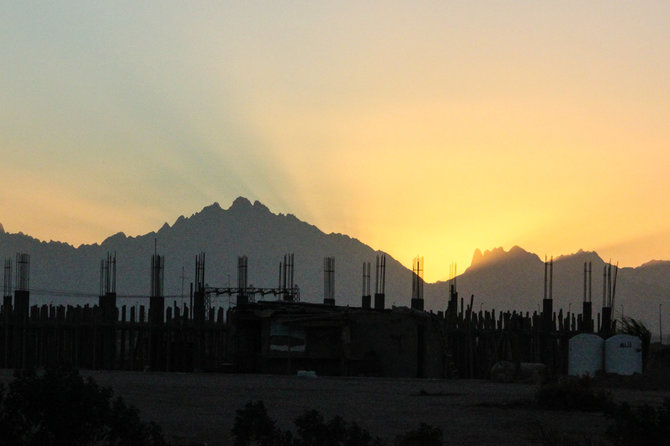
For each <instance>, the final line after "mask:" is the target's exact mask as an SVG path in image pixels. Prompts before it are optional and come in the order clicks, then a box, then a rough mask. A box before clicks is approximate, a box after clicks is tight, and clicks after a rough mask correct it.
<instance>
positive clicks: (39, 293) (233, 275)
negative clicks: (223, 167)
mask: <svg viewBox="0 0 670 446" xmlns="http://www.w3.org/2000/svg"><path fill="white" fill-rule="evenodd" d="M155 246H156V247H157V251H158V253H159V254H161V255H164V256H165V265H166V266H165V288H164V290H165V295H166V296H168V301H170V300H172V299H178V298H179V297H180V296H181V295H182V293H183V295H185V296H188V294H189V284H190V282H191V281H192V280H193V274H194V273H193V271H194V268H195V261H194V259H195V256H196V255H197V254H198V253H200V252H205V253H206V256H207V257H206V271H205V281H206V283H207V284H208V285H211V286H220V287H226V286H229V285H230V286H233V287H235V286H236V285H237V257H238V256H241V255H246V256H247V257H248V265H249V270H248V281H249V284H250V285H251V284H253V285H254V286H257V287H274V286H277V285H278V281H279V262H280V261H281V260H282V258H283V255H284V254H285V253H288V252H292V253H294V254H295V283H296V284H297V285H298V286H299V287H300V293H301V300H303V301H307V302H322V301H323V258H324V257H326V256H329V257H335V300H336V303H337V304H338V305H350V306H360V303H361V294H362V292H361V291H362V290H361V282H362V263H363V262H364V261H367V262H371V263H373V264H374V262H375V256H376V255H378V254H381V251H376V250H374V249H372V248H371V247H369V246H367V245H365V244H364V243H362V242H360V241H359V240H357V239H354V238H351V237H349V236H347V235H343V234H335V233H331V234H325V233H324V232H322V231H321V230H319V229H318V228H317V227H316V226H313V225H310V224H309V223H306V222H304V221H301V220H299V219H298V218H296V217H295V216H294V215H292V214H287V215H284V214H274V213H272V212H271V211H270V210H269V209H268V208H267V207H266V206H265V205H263V204H262V203H260V202H258V201H255V202H254V203H253V204H252V203H251V202H250V201H249V200H248V199H246V198H243V197H239V198H237V199H236V200H235V201H234V202H233V203H232V205H231V206H230V207H229V208H228V209H222V208H221V206H220V205H219V204H218V203H213V204H211V205H209V206H206V207H204V208H203V209H202V210H201V211H200V212H197V213H195V214H193V215H191V216H190V217H184V216H183V215H182V216H180V217H179V218H177V220H176V221H175V222H174V223H173V224H172V225H169V224H168V223H165V224H164V225H163V226H162V227H161V228H160V229H158V231H155V232H150V233H147V234H144V235H139V236H135V237H133V236H127V235H125V234H124V233H122V232H119V233H117V234H114V235H112V236H110V237H108V238H106V239H105V240H104V241H103V242H102V243H100V244H93V245H81V246H79V247H74V246H72V245H69V244H67V243H62V242H54V241H50V242H44V241H40V240H38V239H35V238H33V237H30V236H28V235H25V234H23V233H20V232H19V233H8V232H5V231H4V229H3V227H2V225H0V256H1V257H2V258H13V257H14V255H15V253H18V252H21V253H28V254H30V255H31V277H30V280H31V282H30V286H31V290H32V295H34V296H35V297H34V298H32V301H33V302H34V303H39V302H45V301H50V299H51V296H57V297H54V299H55V302H62V303H66V304H74V305H76V304H77V303H79V302H80V301H82V302H83V301H84V300H85V298H84V297H83V296H91V297H92V296H96V295H97V294H98V289H99V268H100V260H101V259H103V258H104V257H105V256H106V254H107V252H111V253H114V252H115V253H116V255H117V292H118V294H119V295H120V296H147V295H148V294H149V291H150V265H151V255H152V254H153V253H154V249H155ZM428 261H430V260H429V259H428ZM584 262H591V263H592V270H593V282H592V301H593V307H594V312H595V311H599V309H600V307H601V306H602V289H603V277H602V272H603V268H604V267H605V264H606V263H605V261H603V260H602V259H601V258H600V256H599V255H598V254H597V253H595V252H586V251H579V252H577V253H574V254H570V255H563V256H560V257H556V258H554V272H553V284H554V287H553V298H554V308H557V309H558V308H563V309H564V311H567V310H568V308H570V309H571V310H572V311H573V312H575V311H581V302H582V300H583V293H584V292H583V289H584V282H583V265H584ZM411 274H412V273H411V271H410V270H409V269H407V268H406V267H404V266H403V265H402V264H401V263H400V262H398V261H397V260H395V259H393V257H391V256H390V255H388V254H387V271H386V304H387V307H390V306H391V305H396V306H409V305H410V299H411V290H412V288H411V285H412V279H411ZM182 277H183V279H182ZM374 280H375V279H374V271H373V277H372V282H373V288H374ZM182 284H183V288H182ZM456 286H457V289H458V291H459V294H460V296H461V297H463V298H464V301H465V302H466V304H468V303H469V301H470V296H471V295H474V298H473V302H474V308H475V310H477V311H478V310H479V309H480V308H481V309H484V310H490V309H492V308H494V309H496V310H518V311H524V312H526V311H530V312H532V311H534V310H537V309H538V307H541V305H542V298H543V292H544V263H543V261H542V259H540V257H538V256H537V255H536V254H533V253H530V252H527V251H525V250H524V249H522V248H521V247H518V246H515V247H513V248H511V249H510V250H509V251H505V250H504V249H503V248H500V247H497V248H494V249H491V250H486V251H484V252H482V251H481V250H479V249H477V250H475V252H474V254H473V257H472V264H471V265H470V267H469V268H467V269H466V270H465V272H464V273H462V274H461V275H459V276H458V277H457V278H456ZM448 288H449V283H448V282H446V281H440V282H436V283H426V284H425V286H424V299H425V308H426V309H427V310H433V311H438V310H444V309H445V308H446V305H447V299H448ZM668 296H670V261H662V260H653V261H650V262H648V263H645V264H644V265H641V266H639V267H637V268H621V269H620V270H619V274H618V279H617V288H616V302H615V309H614V314H615V316H617V317H619V316H620V313H621V305H623V311H624V314H625V315H626V316H631V317H635V318H638V319H640V320H642V321H643V322H644V323H645V324H647V326H648V327H649V328H650V329H652V331H654V332H657V331H658V311H659V304H661V303H663V302H664V301H666V302H667V297H668ZM221 299H223V298H221ZM226 300H227V299H226ZM666 313H668V314H669V315H670V306H669V307H668V308H667V311H666ZM663 319H664V322H663V325H664V326H666V327H670V317H668V318H666V317H665V316H664V318H663ZM666 319H667V321H666Z"/></svg>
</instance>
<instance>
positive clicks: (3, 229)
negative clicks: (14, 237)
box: [0, 223, 5, 234]
mask: <svg viewBox="0 0 670 446" xmlns="http://www.w3.org/2000/svg"><path fill="white" fill-rule="evenodd" d="M4 233H5V228H4V227H3V226H2V223H0V234H4Z"/></svg>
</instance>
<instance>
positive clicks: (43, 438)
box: [0, 370, 166, 446]
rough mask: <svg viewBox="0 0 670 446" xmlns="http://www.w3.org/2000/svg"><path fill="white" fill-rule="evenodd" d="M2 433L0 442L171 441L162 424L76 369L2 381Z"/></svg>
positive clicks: (46, 445)
mask: <svg viewBox="0 0 670 446" xmlns="http://www.w3.org/2000/svg"><path fill="white" fill-rule="evenodd" d="M0 433H1V434H0V446H5V445H6V446H14V445H16V446H23V445H25V446H33V445H35V446H38V445H39V446H51V445H53V446H56V445H99V446H106V445H110V446H111V445H115V446H126V445H127V446H135V445H137V446H159V445H165V444H166V442H165V440H164V439H163V436H162V434H161V429H160V427H159V426H158V425H156V424H154V423H145V422H143V421H141V420H140V418H139V414H138V410H137V409H136V408H135V407H133V406H129V405H127V404H126V403H125V402H124V401H123V399H122V398H120V397H117V398H113V393H112V390H111V389H109V388H104V387H100V386H98V385H97V384H96V383H95V382H94V381H93V379H91V378H88V379H86V380H85V379H83V378H82V377H81V376H80V375H79V373H78V372H76V371H73V370H67V371H66V370H47V371H46V372H44V373H43V374H41V375H38V374H37V373H35V371H19V372H15V374H14V381H12V382H11V383H10V384H9V386H7V387H5V386H4V385H3V384H2V383H0Z"/></svg>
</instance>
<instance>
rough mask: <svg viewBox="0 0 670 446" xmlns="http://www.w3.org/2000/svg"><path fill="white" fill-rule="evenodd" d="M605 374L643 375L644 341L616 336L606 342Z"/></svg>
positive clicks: (627, 336) (625, 336)
mask: <svg viewBox="0 0 670 446" xmlns="http://www.w3.org/2000/svg"><path fill="white" fill-rule="evenodd" d="M605 372H607V373H616V374H617V375H633V374H635V373H642V340H640V338H638V337H637V336H631V335H625V334H620V335H615V336H612V337H611V338H608V339H607V340H606V341H605Z"/></svg>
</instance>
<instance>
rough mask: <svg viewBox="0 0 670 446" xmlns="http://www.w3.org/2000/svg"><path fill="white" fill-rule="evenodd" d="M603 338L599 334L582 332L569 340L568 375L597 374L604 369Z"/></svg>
mask: <svg viewBox="0 0 670 446" xmlns="http://www.w3.org/2000/svg"><path fill="white" fill-rule="evenodd" d="M604 344H605V341H603V338H601V337H600V336H598V335H594V334H589V333H582V334H578V335H576V336H573V337H571V338H570V341H569V342H568V375H572V376H582V375H589V376H595V374H596V372H599V371H601V370H602V369H603V354H604Z"/></svg>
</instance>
